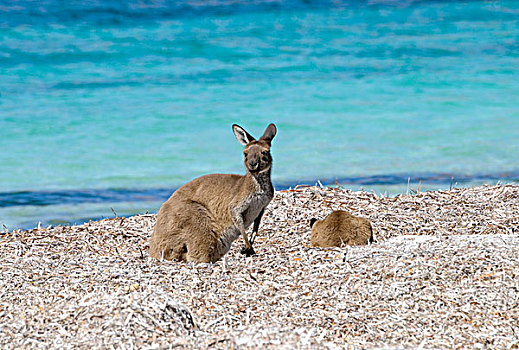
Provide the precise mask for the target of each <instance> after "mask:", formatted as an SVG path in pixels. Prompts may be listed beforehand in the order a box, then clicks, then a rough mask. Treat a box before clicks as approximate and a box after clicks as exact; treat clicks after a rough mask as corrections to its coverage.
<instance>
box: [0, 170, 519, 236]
mask: <svg viewBox="0 0 519 350" xmlns="http://www.w3.org/2000/svg"><path fill="white" fill-rule="evenodd" d="M488 183H491V184H496V183H497V184H500V183H509V184H519V171H518V172H513V171H511V172H503V173H496V174H473V175H457V176H454V175H451V174H447V173H429V174H421V175H416V174H415V175H413V176H404V175H399V174H393V175H373V176H362V177H342V178H328V179H326V178H323V179H318V180H298V181H287V182H279V181H278V182H275V183H274V186H275V188H276V190H278V191H279V190H287V189H289V188H294V187H296V186H302V185H303V186H306V185H309V184H315V185H318V184H322V185H323V186H331V187H336V186H337V185H338V186H339V187H342V188H345V189H349V190H352V191H370V192H373V191H375V192H378V193H380V194H383V195H386V196H396V195H399V194H404V193H406V194H412V193H416V192H417V191H419V192H420V191H421V192H424V191H437V190H445V189H448V188H465V187H468V188H471V187H478V186H481V185H486V184H488ZM177 188H178V186H177V187H171V188H166V187H154V188H107V189H79V190H72V189H64V190H41V191H15V192H0V232H1V231H2V230H5V229H6V228H7V230H13V229H24V230H29V229H32V228H34V227H37V226H38V225H40V226H49V225H52V226H57V225H66V226H71V225H78V224H82V223H85V222H88V221H90V220H102V219H105V218H110V217H114V216H115V215H117V216H119V215H122V216H128V215H137V214H139V213H149V212H156V211H158V209H159V207H160V205H162V203H163V202H165V201H166V200H167V199H168V198H169V196H170V195H171V194H172V193H173V192H174V191H175V190H176V189H177ZM24 208H25V209H24ZM114 213H116V214H115V215H114ZM7 218H11V219H10V221H6V220H7ZM2 219H3V220H2ZM2 226H5V227H2Z"/></svg>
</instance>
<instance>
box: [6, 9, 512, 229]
mask: <svg viewBox="0 0 519 350" xmlns="http://www.w3.org/2000/svg"><path fill="white" fill-rule="evenodd" d="M518 41H519V1H295V0H291V1H289V0H287V1H261V0H257V1H253V2H250V1H233V0H225V1H224V0H212V1H171V2H164V1H151V2H142V1H110V0H104V1H86V0H78V1H67V2H64V1H57V0H47V1H24V0H21V1H0V231H1V230H2V227H3V229H8V230H10V229H15V228H32V227H35V226H37V225H38V224H39V223H40V224H41V225H43V226H46V225H59V224H73V223H80V222H84V221H87V220H90V219H97V218H104V217H113V216H114V215H115V214H117V215H120V216H121V215H132V214H138V213H146V212H155V211H157V210H158V208H159V207H160V205H161V203H162V202H163V201H164V200H165V199H167V198H168V197H169V195H170V194H171V193H172V192H173V191H174V189H175V188H178V187H179V186H180V185H182V184H184V183H186V182H188V181H190V180H191V179H193V178H195V177H198V176H201V175H204V174H209V173H244V167H243V163H242V146H241V145H240V144H239V143H238V142H237V141H236V139H235V138H234V135H233V133H232V131H231V125H232V124H233V123H237V124H239V125H241V126H243V127H244V128H245V129H246V130H248V131H249V132H250V133H251V134H252V135H254V136H257V137H259V136H261V134H262V133H263V130H264V129H265V127H266V126H267V125H268V124H269V123H270V122H273V123H275V124H276V126H277V128H278V134H277V135H276V138H275V139H274V140H273V146H272V154H273V158H274V168H273V175H272V176H273V182H274V184H275V186H276V188H277V189H283V188H288V187H294V186H296V185H298V184H310V185H312V184H315V183H316V182H317V181H320V182H321V183H322V184H324V185H335V184H336V183H338V184H339V185H341V186H344V187H346V188H350V189H353V190H359V189H365V190H368V191H375V192H376V193H380V194H382V195H395V194H399V193H413V192H415V191H416V190H418V188H420V191H424V190H433V189H439V188H442V189H448V188H450V187H451V186H456V187H461V186H473V185H479V184H483V183H490V184H495V183H496V182H498V181H499V182H502V183H519V158H518V154H519V42H518Z"/></svg>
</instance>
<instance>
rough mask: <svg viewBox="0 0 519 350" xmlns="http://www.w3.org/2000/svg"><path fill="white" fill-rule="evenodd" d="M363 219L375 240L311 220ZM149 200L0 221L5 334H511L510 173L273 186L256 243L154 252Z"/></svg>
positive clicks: (445, 340) (501, 339)
mask: <svg viewBox="0 0 519 350" xmlns="http://www.w3.org/2000/svg"><path fill="white" fill-rule="evenodd" d="M336 209H343V210H348V211H350V212H351V213H352V214H354V215H358V216H362V217H366V218H368V219H370V220H371V222H372V225H373V228H374V234H375V240H376V242H375V243H373V244H371V245H368V246H362V247H343V248H327V249H320V248H311V247H309V244H310V227H309V220H310V218H312V217H316V218H318V219H319V218H323V217H324V216H326V215H327V214H329V213H330V212H331V211H332V210H336ZM154 222H155V215H154V214H146V215H137V216H131V217H115V218H110V219H105V220H101V221H91V222H88V223H85V224H82V225H77V226H58V227H48V228H44V227H40V228H35V229H33V230H26V231H22V230H13V231H10V232H4V233H2V235H1V236H0V250H1V251H2V254H1V255H0V259H1V260H0V271H1V274H0V277H1V278H0V281H1V282H0V283H1V288H0V291H1V297H0V347H2V348H107V347H112V346H116V347H123V348H176V347H180V348H208V347H215V348H258V347H267V348H435V349H439V348H466V349H476V348H493V349H495V348H500V349H509V348H517V347H518V346H519V327H518V324H519V275H518V273H519V254H518V253H519V186H517V185H495V186H480V187H473V188H453V189H451V190H443V191H431V192H420V191H419V190H418V189H415V190H414V191H411V194H409V195H398V196H395V197H384V196H381V195H377V194H376V193H374V192H353V191H350V190H346V189H342V188H334V187H321V186H311V187H309V186H299V187H296V188H292V189H289V190H284V191H277V192H276V193H275V197H274V199H273V201H272V202H271V203H270V205H269V206H268V207H267V209H266V211H265V215H264V218H263V221H262V224H261V226H260V231H259V235H258V238H257V240H256V242H255V245H254V248H255V250H256V252H257V255H255V256H252V257H249V258H246V257H245V256H243V255H241V254H240V253H239V251H240V249H241V247H242V246H243V242H242V240H241V239H238V240H237V241H235V242H234V244H233V246H232V248H231V251H230V252H229V253H228V254H227V255H225V256H224V258H223V259H222V260H220V261H218V262H216V263H215V264H198V265H197V264H192V263H184V262H175V261H159V260H155V259H151V258H149V254H148V248H149V244H148V240H149V237H150V235H151V232H152V230H153V225H154Z"/></svg>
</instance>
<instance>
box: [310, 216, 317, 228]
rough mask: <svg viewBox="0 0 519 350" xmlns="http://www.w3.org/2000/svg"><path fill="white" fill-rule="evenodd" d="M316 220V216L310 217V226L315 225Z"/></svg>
mask: <svg viewBox="0 0 519 350" xmlns="http://www.w3.org/2000/svg"><path fill="white" fill-rule="evenodd" d="M316 221H317V219H316V218H311V219H310V228H312V227H313V226H314V224H315V222H316Z"/></svg>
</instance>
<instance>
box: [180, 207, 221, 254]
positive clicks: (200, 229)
mask: <svg viewBox="0 0 519 350" xmlns="http://www.w3.org/2000/svg"><path fill="white" fill-rule="evenodd" d="M185 214H186V215H188V216H189V218H186V224H187V225H185V226H184V227H183V237H184V239H185V242H186V248H187V252H186V260H187V261H193V262H198V263H208V262H215V261H216V260H218V254H217V243H218V237H217V235H216V233H215V231H214V221H213V218H212V217H211V214H210V212H209V211H208V210H207V208H206V207H205V206H203V205H202V204H200V203H196V202H190V205H189V206H188V209H187V210H186V212H185Z"/></svg>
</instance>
